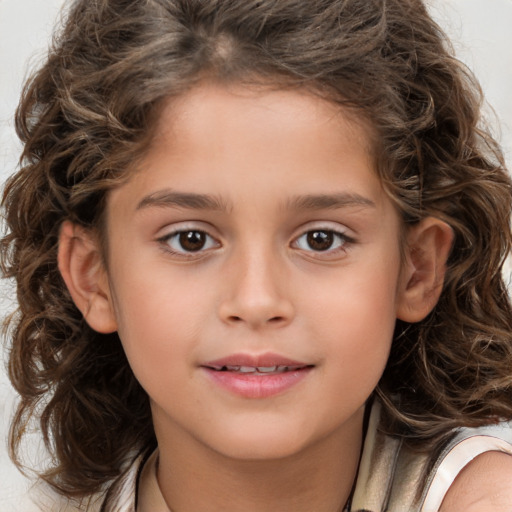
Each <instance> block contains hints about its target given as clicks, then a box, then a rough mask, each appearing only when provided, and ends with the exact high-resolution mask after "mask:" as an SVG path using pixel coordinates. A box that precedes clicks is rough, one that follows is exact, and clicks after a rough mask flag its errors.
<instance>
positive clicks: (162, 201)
mask: <svg viewBox="0 0 512 512" xmlns="http://www.w3.org/2000/svg"><path fill="white" fill-rule="evenodd" d="M150 206H157V207H173V206H174V207H178V208H186V209H190V210H215V211H227V210H228V205H227V203H226V202H225V201H223V200H221V199H220V198H218V197H216V196H212V195H208V194H195V193H192V192H176V191H173V190H161V191H158V192H154V193H153V194H149V195H148V196H146V197H144V198H143V199H142V200H141V201H140V202H139V203H138V204H137V208H136V209H137V210H142V209H144V208H148V207H150Z"/></svg>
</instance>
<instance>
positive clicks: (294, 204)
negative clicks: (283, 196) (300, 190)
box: [287, 192, 376, 210]
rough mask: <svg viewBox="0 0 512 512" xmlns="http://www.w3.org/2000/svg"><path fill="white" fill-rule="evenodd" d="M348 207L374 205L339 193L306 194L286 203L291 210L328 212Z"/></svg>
mask: <svg viewBox="0 0 512 512" xmlns="http://www.w3.org/2000/svg"><path fill="white" fill-rule="evenodd" d="M349 206H364V207H371V208H375V206H376V205H375V203H374V202H373V201H372V200H371V199H368V198H367V197H364V196H361V195H359V194H352V193H347V192H341V193H337V194H306V195H301V196H297V197H294V198H292V199H290V200H289V201H288V203H287V207H288V208H289V209H291V210H326V209H327V210H328V209H337V208H345V207H349Z"/></svg>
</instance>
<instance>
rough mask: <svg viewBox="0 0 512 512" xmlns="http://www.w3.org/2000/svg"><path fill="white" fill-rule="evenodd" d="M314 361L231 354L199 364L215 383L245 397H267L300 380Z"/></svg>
mask: <svg viewBox="0 0 512 512" xmlns="http://www.w3.org/2000/svg"><path fill="white" fill-rule="evenodd" d="M313 367H314V365H312V364H308V363H304V362H301V361H294V360H292V359H289V358H286V357H283V356H280V355H278V354H271V353H267V354H262V355H258V356H252V355H249V354H233V355H231V356H228V357H225V358H222V359H217V360H215V361H209V362H207V363H204V364H203V365H201V368H202V369H203V370H204V371H205V372H206V373H207V375H208V376H209V377H210V379H212V380H213V382H214V383H216V384H218V385H219V386H220V387H221V388H223V389H225V390H227V391H229V392H231V393H233V394H236V395H239V396H242V397H244V398H266V397H270V396H273V395H277V394H280V393H283V392H284V391H287V390H288V389H290V388H291V387H293V386H294V385H295V384H298V383H299V382H300V381H301V380H303V379H304V378H305V377H306V376H307V375H308V374H309V373H310V371H311V370H312V369H313Z"/></svg>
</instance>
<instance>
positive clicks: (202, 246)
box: [159, 229, 219, 254]
mask: <svg viewBox="0 0 512 512" xmlns="http://www.w3.org/2000/svg"><path fill="white" fill-rule="evenodd" d="M159 241H160V242H161V243H164V244H165V245H166V246H167V247H168V250H169V251H170V252H172V253H174V254H187V253H194V252H200V251H205V250H207V249H212V248H214V247H218V246H219V243H218V242H217V241H216V240H215V239H214V238H213V237H211V236H210V235H209V234H208V233H206V232H204V231H200V230H196V229H189V230H183V231H175V232H174V233H171V234H169V235H166V236H164V237H162V238H161V239H160V240H159Z"/></svg>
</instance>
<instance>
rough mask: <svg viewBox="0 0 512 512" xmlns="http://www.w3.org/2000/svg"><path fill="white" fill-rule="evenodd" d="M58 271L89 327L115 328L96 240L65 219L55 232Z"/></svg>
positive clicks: (99, 330)
mask: <svg viewBox="0 0 512 512" xmlns="http://www.w3.org/2000/svg"><path fill="white" fill-rule="evenodd" d="M58 264H59V270H60V273H61V275H62V278H63V279H64V282H65V283H66V286H67V288H68V290H69V293H70V294H71V297H72V299H73V301H74V303H75V305H76V307H77V308H78V309H79V310H80V311H81V312H82V315H83V316H84V318H85V320H86V322H87V323H88V324H89V325H90V327H91V328H92V329H94V330H95V331H98V332H101V333H105V334H106V333H111V332H114V331H116V330H117V324H116V320H115V316H114V310H113V307H112V299H111V295H110V290H109V286H108V279H107V273H106V270H105V268H104V265H103V261H102V257H101V251H100V247H99V243H98V241H97V239H96V237H94V236H93V235H92V233H90V232H89V231H87V230H86V229H85V228H82V227H81V226H78V225H76V224H73V223H72V222H69V221H65V222H63V223H62V226H61V229H60V234H59V252H58Z"/></svg>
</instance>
